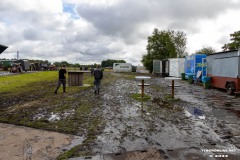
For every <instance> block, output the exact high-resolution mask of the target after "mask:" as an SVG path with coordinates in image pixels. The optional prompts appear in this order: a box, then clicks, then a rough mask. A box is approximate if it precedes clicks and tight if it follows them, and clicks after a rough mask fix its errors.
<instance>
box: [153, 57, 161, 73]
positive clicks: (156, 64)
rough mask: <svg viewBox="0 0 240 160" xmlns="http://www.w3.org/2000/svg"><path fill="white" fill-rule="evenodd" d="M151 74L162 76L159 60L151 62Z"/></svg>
mask: <svg viewBox="0 0 240 160" xmlns="http://www.w3.org/2000/svg"><path fill="white" fill-rule="evenodd" d="M153 74H154V75H161V74H162V61H161V60H153Z"/></svg>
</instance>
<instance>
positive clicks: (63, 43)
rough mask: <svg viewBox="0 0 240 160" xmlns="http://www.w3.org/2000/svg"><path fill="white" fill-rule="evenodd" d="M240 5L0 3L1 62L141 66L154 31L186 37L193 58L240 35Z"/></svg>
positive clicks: (89, 0)
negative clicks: (107, 62) (105, 62)
mask: <svg viewBox="0 0 240 160" xmlns="http://www.w3.org/2000/svg"><path fill="white" fill-rule="evenodd" d="M239 8H240V0H0V44H3V45H7V46H9V48H8V49H7V50H6V51H5V52H3V53H2V54H0V59H1V58H16V57H17V54H16V53H17V51H19V55H20V58H22V59H42V60H49V61H51V62H56V61H68V62H70V63H80V64H92V63H100V62H101V61H102V60H106V59H123V60H125V61H126V62H129V63H133V64H134V65H138V64H140V60H141V58H142V55H144V54H146V44H147V37H148V36H149V35H151V34H152V31H153V29H154V28H158V29H159V30H167V29H171V30H176V31H177V30H179V31H183V32H185V33H186V34H187V41H188V44H187V51H188V53H189V54H192V53H194V52H195V51H196V50H198V49H201V48H202V47H203V46H211V47H213V48H215V49H216V50H217V51H221V47H222V46H223V45H224V44H225V43H229V42H230V37H229V34H230V33H233V32H234V31H238V30H240V21H239V16H240V9H239Z"/></svg>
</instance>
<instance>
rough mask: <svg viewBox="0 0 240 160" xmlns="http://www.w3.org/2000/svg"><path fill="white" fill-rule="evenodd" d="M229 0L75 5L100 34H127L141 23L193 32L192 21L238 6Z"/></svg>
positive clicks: (157, 0)
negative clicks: (165, 25) (166, 25)
mask: <svg viewBox="0 0 240 160" xmlns="http://www.w3.org/2000/svg"><path fill="white" fill-rule="evenodd" d="M239 5H240V2H238V3H233V2H231V1H229V0H211V1H209V0H194V1H193V0H175V1H173V0H168V1H166V0H150V1H139V0H132V1H127V0H122V1H119V2H118V3H116V4H114V5H113V6H108V7H104V8H103V7H102V6H90V5H80V6H78V9H77V10H78V13H79V15H80V16H81V17H83V18H85V19H86V20H88V21H89V22H91V23H93V24H94V26H95V27H96V28H98V29H99V30H101V31H102V32H103V33H104V34H109V35H112V34H114V35H122V36H125V35H129V34H132V33H134V29H135V28H136V26H141V23H147V22H152V23H155V24H161V23H167V24H169V25H170V26H172V27H176V29H178V28H180V29H184V28H185V29H192V28H193V30H196V27H195V26H194V22H196V21H197V20H199V19H202V18H209V19H211V18H215V17H216V16H218V15H219V14H220V13H223V12H224V11H226V10H227V9H230V8H237V7H239Z"/></svg>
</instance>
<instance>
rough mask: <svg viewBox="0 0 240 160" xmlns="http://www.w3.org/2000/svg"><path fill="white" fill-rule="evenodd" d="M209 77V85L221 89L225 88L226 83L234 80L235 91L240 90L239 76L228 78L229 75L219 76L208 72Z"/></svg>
mask: <svg viewBox="0 0 240 160" xmlns="http://www.w3.org/2000/svg"><path fill="white" fill-rule="evenodd" d="M208 77H211V86H212V87H216V88H221V89H227V84H228V83H230V82H234V84H235V87H236V91H237V92H240V78H230V77H219V76H213V75H211V74H208Z"/></svg>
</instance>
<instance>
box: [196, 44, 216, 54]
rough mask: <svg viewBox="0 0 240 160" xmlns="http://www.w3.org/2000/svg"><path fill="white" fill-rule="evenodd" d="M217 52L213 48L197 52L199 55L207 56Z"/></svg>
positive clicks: (205, 48) (204, 48)
mask: <svg viewBox="0 0 240 160" xmlns="http://www.w3.org/2000/svg"><path fill="white" fill-rule="evenodd" d="M215 52H216V50H215V49H214V48H212V47H205V46H204V47H203V48H202V49H199V50H196V53H197V54H206V55H210V54H213V53H215Z"/></svg>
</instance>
